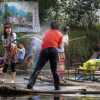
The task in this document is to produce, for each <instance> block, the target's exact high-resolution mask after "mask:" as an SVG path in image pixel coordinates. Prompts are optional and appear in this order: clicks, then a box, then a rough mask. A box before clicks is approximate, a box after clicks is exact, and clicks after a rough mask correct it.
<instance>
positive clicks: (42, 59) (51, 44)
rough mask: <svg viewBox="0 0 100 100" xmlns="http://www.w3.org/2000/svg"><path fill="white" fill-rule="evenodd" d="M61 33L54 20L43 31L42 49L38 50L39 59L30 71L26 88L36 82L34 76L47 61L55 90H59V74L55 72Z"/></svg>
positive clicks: (29, 87) (35, 76)
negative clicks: (31, 71) (47, 28)
mask: <svg viewBox="0 0 100 100" xmlns="http://www.w3.org/2000/svg"><path fill="white" fill-rule="evenodd" d="M62 39H63V35H62V33H61V32H60V31H59V29H58V25H57V23H56V22H55V21H54V22H52V23H51V28H50V29H49V30H48V31H47V32H46V33H45V35H44V38H43V41H42V45H41V47H42V49H41V52H40V56H39V60H38V62H37V64H36V67H35V70H34V72H33V73H32V75H31V77H30V79H29V83H28V85H27V88H28V89H31V88H32V87H33V85H34V84H35V82H36V78H37V76H38V74H39V72H40V70H41V69H42V68H43V66H44V65H45V64H46V62H47V61H49V62H50V68H51V72H52V74H53V79H54V87H55V90H59V89H60V87H59V76H58V74H57V60H58V51H57V48H59V47H60V46H61V44H62Z"/></svg>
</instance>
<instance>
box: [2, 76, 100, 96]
mask: <svg viewBox="0 0 100 100" xmlns="http://www.w3.org/2000/svg"><path fill="white" fill-rule="evenodd" d="M26 79H27V80H28V78H27V77H26ZM38 80H41V81H45V82H53V81H52V79H48V78H46V77H38ZM25 85H26V84H25V83H15V84H12V83H5V84H2V83H0V95H9V96H10V95H11V96H14V95H15V96H16V95H19V96H21V95H22V96H23V95H36V94H79V95H91V94H93V95H95V94H98V95H99V94H100V85H99V83H96V82H94V83H93V82H79V81H72V80H66V81H64V82H63V81H61V82H60V85H63V86H61V87H63V88H61V90H54V89H51V90H48V89H42V88H41V87H43V86H40V88H39V86H37V87H38V89H33V90H29V89H26V88H25ZM14 86H15V87H16V88H15V87H14ZM34 87H35V86H34ZM73 87H74V88H73ZM47 88H48V86H47Z"/></svg>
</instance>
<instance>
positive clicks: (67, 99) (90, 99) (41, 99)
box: [0, 95, 100, 100]
mask: <svg viewBox="0 0 100 100" xmlns="http://www.w3.org/2000/svg"><path fill="white" fill-rule="evenodd" d="M0 100H100V97H99V96H73V95H69V96H64V95H59V96H57V95H33V96H21V97H2V96H1V97H0Z"/></svg>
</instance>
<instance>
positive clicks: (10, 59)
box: [3, 23, 17, 83]
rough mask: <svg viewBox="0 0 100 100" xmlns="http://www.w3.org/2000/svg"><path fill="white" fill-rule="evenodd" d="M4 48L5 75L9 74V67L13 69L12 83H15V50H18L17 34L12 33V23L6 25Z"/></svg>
mask: <svg viewBox="0 0 100 100" xmlns="http://www.w3.org/2000/svg"><path fill="white" fill-rule="evenodd" d="M3 46H4V49H5V54H4V68H3V73H6V72H7V69H8V67H9V66H10V67H11V71H12V75H11V76H12V81H11V82H12V83H14V82H15V77H16V71H15V63H16V62H15V61H16V60H15V59H16V58H15V55H13V54H14V53H13V50H14V48H16V46H17V45H16V33H13V32H12V26H11V23H5V24H4V33H3Z"/></svg>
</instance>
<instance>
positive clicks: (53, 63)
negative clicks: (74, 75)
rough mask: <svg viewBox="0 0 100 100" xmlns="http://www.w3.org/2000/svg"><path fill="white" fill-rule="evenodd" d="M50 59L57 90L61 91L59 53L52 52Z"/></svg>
mask: <svg viewBox="0 0 100 100" xmlns="http://www.w3.org/2000/svg"><path fill="white" fill-rule="evenodd" d="M49 59H50V68H51V72H52V74H53V79H54V86H55V90H59V89H60V87H59V75H58V73H57V60H58V53H57V51H56V49H54V50H51V51H50V54H49Z"/></svg>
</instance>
